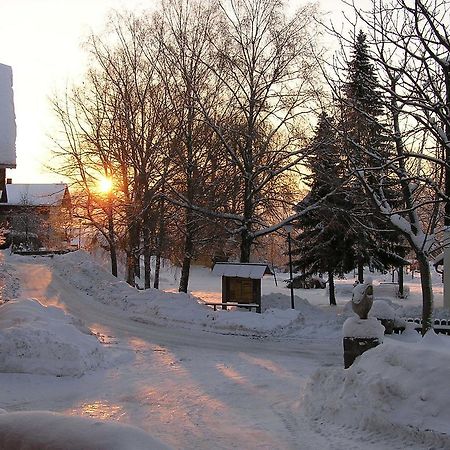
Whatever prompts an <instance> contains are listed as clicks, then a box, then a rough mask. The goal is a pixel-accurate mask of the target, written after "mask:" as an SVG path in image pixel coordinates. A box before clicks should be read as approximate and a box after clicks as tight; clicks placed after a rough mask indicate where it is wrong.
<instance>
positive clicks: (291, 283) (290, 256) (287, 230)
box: [284, 223, 295, 309]
mask: <svg viewBox="0 0 450 450" xmlns="http://www.w3.org/2000/svg"><path fill="white" fill-rule="evenodd" d="M292 229H293V226H292V225H291V224H290V223H288V224H287V225H285V226H284V230H285V231H286V233H287V237H288V254H289V281H290V287H291V308H292V309H295V303H294V280H293V277H292V252H291V232H292Z"/></svg>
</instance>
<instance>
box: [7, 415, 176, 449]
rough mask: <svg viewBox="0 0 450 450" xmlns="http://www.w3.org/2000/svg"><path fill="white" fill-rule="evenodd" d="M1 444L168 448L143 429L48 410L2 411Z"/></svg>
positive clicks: (74, 447)
mask: <svg viewBox="0 0 450 450" xmlns="http://www.w3.org/2000/svg"><path fill="white" fill-rule="evenodd" d="M0 448H3V449H21V450H35V449H46V450H61V449H64V450H79V449H83V450H165V449H168V447H167V446H165V445H163V444H162V443H161V442H159V441H158V440H156V439H154V438H153V437H152V436H151V435H149V434H148V433H146V432H144V431H143V430H141V429H139V428H136V427H133V426H130V425H123V424H119V423H115V422H106V421H105V422H103V421H99V420H94V419H90V418H89V419H88V418H86V417H73V416H66V415H64V414H57V413H53V412H48V411H30V412H14V413H7V412H4V411H2V413H0Z"/></svg>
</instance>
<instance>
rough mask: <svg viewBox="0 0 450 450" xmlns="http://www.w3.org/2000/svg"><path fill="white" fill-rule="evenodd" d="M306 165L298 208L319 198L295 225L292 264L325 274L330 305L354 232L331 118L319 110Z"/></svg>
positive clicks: (350, 258)
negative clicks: (305, 190) (305, 187)
mask: <svg viewBox="0 0 450 450" xmlns="http://www.w3.org/2000/svg"><path fill="white" fill-rule="evenodd" d="M307 165H308V167H309V169H310V171H311V180H312V182H311V185H310V188H311V190H310V193H309V194H308V195H307V197H306V198H305V199H304V200H303V201H302V202H301V203H300V204H299V205H298V206H297V209H298V210H301V209H304V208H305V207H307V206H309V205H310V204H314V203H316V202H318V201H319V200H321V203H320V204H319V205H320V206H319V207H318V208H317V209H314V210H312V211H310V212H309V213H308V214H306V215H304V216H302V218H301V219H300V220H299V221H298V223H297V226H298V227H299V228H300V229H301V232H300V233H299V235H298V236H297V238H296V240H295V244H294V245H295V246H294V251H293V254H294V255H296V256H297V259H296V261H295V262H294V265H295V266H296V267H297V269H301V270H302V271H303V272H304V273H305V275H306V274H312V273H318V272H319V273H327V274H328V283H329V285H328V287H329V293H330V304H331V305H335V304H336V298H335V291H334V276H335V275H343V274H344V273H345V272H348V271H349V270H351V269H353V267H354V253H353V246H354V234H353V233H352V232H351V227H349V223H348V217H349V216H348V214H347V212H346V209H348V208H349V206H350V203H349V202H348V200H347V198H346V195H345V193H344V191H343V190H342V189H341V187H340V185H341V183H342V182H343V172H344V170H343V168H344V167H343V160H342V158H341V153H340V151H339V148H338V144H337V139H336V135H335V132H334V127H333V125H332V122H331V119H330V118H329V117H328V116H327V115H326V114H325V113H322V114H321V115H320V117H319V120H318V125H317V129H316V134H315V137H314V139H313V142H312V145H311V151H310V155H309V158H308V162H307Z"/></svg>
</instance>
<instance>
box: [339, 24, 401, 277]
mask: <svg viewBox="0 0 450 450" xmlns="http://www.w3.org/2000/svg"><path fill="white" fill-rule="evenodd" d="M342 91H343V92H342V93H341V95H342V97H341V104H340V106H341V123H340V130H341V133H340V134H341V136H342V145H343V148H344V153H345V155H346V161H347V172H348V175H349V176H351V175H352V174H355V175H356V177H355V178H354V180H355V181H354V183H349V191H348V192H349V193H348V195H349V199H350V201H351V203H352V220H351V223H352V227H353V230H354V233H355V239H354V253H355V255H356V264H355V266H357V267H358V281H359V282H360V283H362V282H363V281H364V274H363V267H364V266H365V265H368V266H370V267H372V268H375V269H378V270H384V269H387V268H388V267H389V266H392V265H395V266H398V265H399V264H401V261H402V257H403V256H404V255H405V254H406V252H407V251H408V247H407V246H406V245H405V243H404V240H403V239H402V238H401V236H400V234H399V232H398V231H394V230H393V227H392V224H390V222H389V220H388V219H387V218H386V217H385V216H384V215H382V214H380V212H379V209H378V208H377V207H375V205H374V204H373V203H372V199H371V198H370V196H368V195H367V194H366V192H365V189H364V188H363V187H362V186H361V183H360V182H358V178H359V176H360V175H361V174H362V173H364V174H366V170H367V169H368V168H369V169H370V170H369V171H368V172H367V175H365V176H364V180H365V183H366V184H367V185H368V186H367V187H370V188H371V189H374V190H377V189H378V188H379V187H380V185H382V186H383V190H384V192H385V194H387V195H388V196H389V200H390V201H392V202H394V203H395V202H396V200H395V198H396V197H398V192H396V190H397V188H392V187H391V188H390V187H389V177H387V176H386V171H385V170H384V168H383V164H384V162H385V161H386V160H387V159H388V157H389V154H390V152H392V143H391V142H390V140H389V138H388V136H387V135H386V133H385V126H384V123H383V122H382V119H383V116H384V108H383V104H384V103H383V97H382V93H381V91H380V89H379V83H378V78H377V73H376V69H375V67H374V65H373V64H372V62H371V58H370V54H369V47H368V44H367V42H366V35H365V34H364V32H362V31H360V32H359V34H358V35H357V36H356V40H355V43H354V47H353V51H352V57H351V59H350V61H349V62H348V69H347V81H346V83H345V84H344V86H343V90H342ZM374 168H375V170H373V169H374Z"/></svg>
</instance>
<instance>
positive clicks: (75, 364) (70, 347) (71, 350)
mask: <svg viewBox="0 0 450 450" xmlns="http://www.w3.org/2000/svg"><path fill="white" fill-rule="evenodd" d="M88 332H89V331H88V330H85V329H83V328H82V326H81V325H80V324H79V323H77V322H76V321H75V319H74V318H73V317H72V316H70V315H68V314H66V313H64V311H63V310H62V309H60V308H56V307H51V306H50V307H45V306H43V305H41V304H40V303H39V302H38V301H37V300H35V299H17V300H11V301H9V302H7V303H4V304H3V305H1V306H0V372H19V373H32V374H45V375H57V376H67V375H68V376H80V375H83V374H84V373H85V372H86V371H87V370H91V369H95V368H97V367H98V366H99V365H100V364H101V362H102V361H103V350H102V348H101V345H100V343H99V342H98V341H97V339H96V338H95V337H94V336H91V335H89V334H87V333H88Z"/></svg>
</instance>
